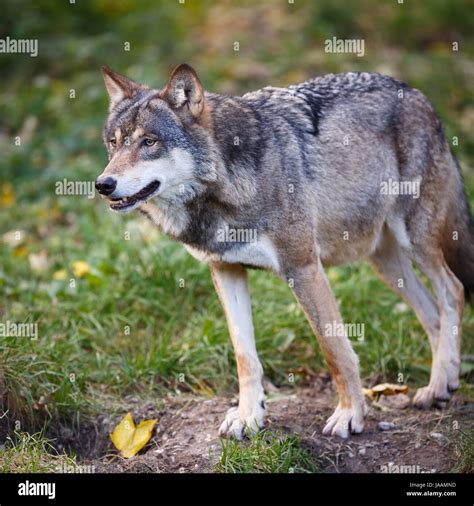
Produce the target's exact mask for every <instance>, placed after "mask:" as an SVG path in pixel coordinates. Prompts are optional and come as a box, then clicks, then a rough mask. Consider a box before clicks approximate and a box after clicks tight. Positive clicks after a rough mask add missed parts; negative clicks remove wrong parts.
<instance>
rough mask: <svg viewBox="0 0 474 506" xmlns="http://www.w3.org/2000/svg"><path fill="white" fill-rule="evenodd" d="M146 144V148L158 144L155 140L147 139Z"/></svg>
mask: <svg viewBox="0 0 474 506" xmlns="http://www.w3.org/2000/svg"><path fill="white" fill-rule="evenodd" d="M144 144H145V146H154V145H155V144H156V140H155V139H145V140H144Z"/></svg>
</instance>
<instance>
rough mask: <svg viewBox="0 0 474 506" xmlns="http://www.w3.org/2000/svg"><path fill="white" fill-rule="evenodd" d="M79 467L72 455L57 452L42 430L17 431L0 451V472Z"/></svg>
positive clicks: (57, 470)
mask: <svg viewBox="0 0 474 506" xmlns="http://www.w3.org/2000/svg"><path fill="white" fill-rule="evenodd" d="M73 469H80V467H78V465H77V463H76V461H75V459H74V457H70V456H67V455H66V454H65V453H63V454H60V453H58V452H57V451H56V450H55V448H54V446H53V445H52V444H51V442H50V441H48V439H46V438H45V436H44V432H36V433H33V434H29V433H27V432H21V431H17V432H15V434H14V436H13V438H10V437H9V438H8V439H7V441H6V444H5V448H4V449H3V450H2V452H1V458H0V473H54V472H71V470H73Z"/></svg>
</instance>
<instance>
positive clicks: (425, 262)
mask: <svg viewBox="0 0 474 506" xmlns="http://www.w3.org/2000/svg"><path fill="white" fill-rule="evenodd" d="M414 260H415V262H416V263H417V265H418V266H419V268H420V269H421V271H422V272H423V273H424V274H425V276H426V277H427V278H428V279H429V280H430V282H431V285H432V287H433V291H434V292H435V294H436V298H437V301H438V308H439V313H440V333H439V340H438V344H437V347H436V353H435V354H434V355H433V363H432V367H431V376H430V382H429V384H428V386H427V387H424V388H420V389H419V390H418V391H417V393H416V395H415V398H414V400H413V402H414V404H415V405H416V406H418V407H420V408H429V407H430V406H431V405H432V404H436V403H437V402H447V401H448V400H449V398H450V391H453V390H456V389H457V388H458V386H459V369H460V363H461V329H462V314H463V309H464V287H463V285H462V283H461V282H460V281H459V280H458V278H457V277H456V276H455V275H454V274H453V272H452V271H451V269H450V268H449V267H448V264H447V263H446V261H445V259H444V256H443V253H442V251H441V250H440V249H438V250H434V251H429V252H426V251H422V250H420V249H416V250H415V253H414Z"/></svg>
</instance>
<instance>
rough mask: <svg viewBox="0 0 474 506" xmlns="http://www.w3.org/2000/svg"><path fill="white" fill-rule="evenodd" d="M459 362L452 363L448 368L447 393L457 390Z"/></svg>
mask: <svg viewBox="0 0 474 506" xmlns="http://www.w3.org/2000/svg"><path fill="white" fill-rule="evenodd" d="M459 373H460V364H459V362H455V361H452V362H451V364H450V366H449V368H448V392H455V391H456V390H457V389H458V388H459Z"/></svg>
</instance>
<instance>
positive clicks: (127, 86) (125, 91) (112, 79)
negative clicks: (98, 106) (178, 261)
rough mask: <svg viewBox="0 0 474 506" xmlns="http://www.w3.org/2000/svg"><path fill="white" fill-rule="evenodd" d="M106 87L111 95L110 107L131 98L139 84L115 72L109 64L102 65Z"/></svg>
mask: <svg viewBox="0 0 474 506" xmlns="http://www.w3.org/2000/svg"><path fill="white" fill-rule="evenodd" d="M102 75H103V76H104V83H105V87H106V88H107V92H108V93H109V97H110V107H111V108H112V107H114V106H115V105H116V104H118V103H119V102H120V101H121V100H123V99H124V98H131V97H133V95H134V94H135V93H136V91H137V89H138V84H137V83H134V82H133V81H131V80H130V79H128V78H127V77H125V76H122V75H120V74H116V73H115V72H113V71H112V70H111V69H110V68H109V67H107V65H103V66H102Z"/></svg>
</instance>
